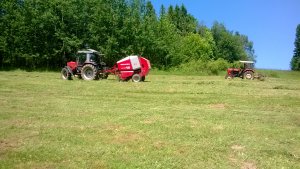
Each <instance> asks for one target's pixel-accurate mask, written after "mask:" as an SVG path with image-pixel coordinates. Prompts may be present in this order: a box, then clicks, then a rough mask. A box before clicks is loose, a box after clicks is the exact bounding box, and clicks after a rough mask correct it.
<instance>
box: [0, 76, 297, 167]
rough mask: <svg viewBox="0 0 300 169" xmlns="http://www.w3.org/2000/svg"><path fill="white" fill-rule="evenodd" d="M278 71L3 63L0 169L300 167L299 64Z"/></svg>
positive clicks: (0, 89)
mask: <svg viewBox="0 0 300 169" xmlns="http://www.w3.org/2000/svg"><path fill="white" fill-rule="evenodd" d="M269 73H272V72H269ZM275 74H276V78H267V79H266V80H265V81H257V80H254V81H247V80H242V79H234V80H225V79H224V78H223V76H182V75H171V74H164V73H160V74H159V73H158V72H151V73H150V75H149V76H148V77H147V79H146V82H144V83H133V82H117V81H116V80H115V78H114V76H110V77H109V79H108V80H100V81H91V82H88V81H83V80H78V79H75V80H73V81H64V80H62V79H60V74H59V73H53V72H42V73H39V72H24V71H10V72H0V168H151V169H152V168H163V169H165V168H186V169H191V168H195V169H198V168H242V169H257V168H271V169H274V168H300V72H287V71H286V72H284V71H278V72H276V73H275Z"/></svg>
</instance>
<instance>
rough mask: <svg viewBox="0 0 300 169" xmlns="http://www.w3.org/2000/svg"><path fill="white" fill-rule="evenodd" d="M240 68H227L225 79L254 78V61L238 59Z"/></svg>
mask: <svg viewBox="0 0 300 169" xmlns="http://www.w3.org/2000/svg"><path fill="white" fill-rule="evenodd" d="M240 63H241V67H240V68H228V69H227V74H226V75H225V79H232V78H234V77H240V78H242V79H248V80H252V79H253V78H254V72H255V71H254V62H253V61H240Z"/></svg>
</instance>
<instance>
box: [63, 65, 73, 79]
mask: <svg viewBox="0 0 300 169" xmlns="http://www.w3.org/2000/svg"><path fill="white" fill-rule="evenodd" d="M61 77H62V78H63V79H64V80H72V75H71V73H70V72H69V70H68V69H67V68H66V67H64V68H63V69H62V70H61Z"/></svg>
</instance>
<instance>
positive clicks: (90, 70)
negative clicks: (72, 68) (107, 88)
mask: <svg viewBox="0 0 300 169" xmlns="http://www.w3.org/2000/svg"><path fill="white" fill-rule="evenodd" d="M81 77H82V79H83V80H97V78H98V76H97V68H96V67H95V66H94V65H91V64H87V65H84V66H83V67H82V69H81Z"/></svg>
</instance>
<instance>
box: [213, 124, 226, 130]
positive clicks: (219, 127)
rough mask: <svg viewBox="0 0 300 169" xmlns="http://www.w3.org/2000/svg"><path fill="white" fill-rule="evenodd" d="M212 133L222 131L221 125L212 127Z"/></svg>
mask: <svg viewBox="0 0 300 169" xmlns="http://www.w3.org/2000/svg"><path fill="white" fill-rule="evenodd" d="M212 130H213V131H222V130H224V126H223V125H216V126H213V127H212Z"/></svg>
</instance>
